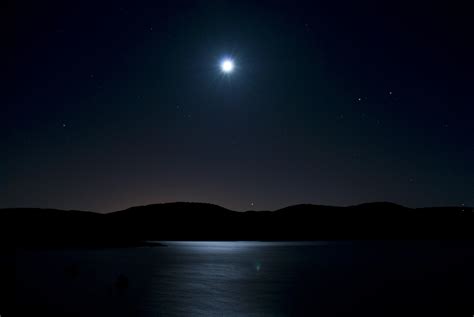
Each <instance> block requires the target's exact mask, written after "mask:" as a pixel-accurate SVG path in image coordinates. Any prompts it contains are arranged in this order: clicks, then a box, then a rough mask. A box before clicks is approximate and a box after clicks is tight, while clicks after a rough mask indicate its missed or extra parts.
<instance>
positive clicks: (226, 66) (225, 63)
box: [221, 59, 234, 73]
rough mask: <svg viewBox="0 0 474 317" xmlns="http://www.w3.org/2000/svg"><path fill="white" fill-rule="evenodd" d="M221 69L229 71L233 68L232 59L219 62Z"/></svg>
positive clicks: (225, 71)
mask: <svg viewBox="0 0 474 317" xmlns="http://www.w3.org/2000/svg"><path fill="white" fill-rule="evenodd" d="M221 70H222V71H223V72H224V73H231V72H232V71H233V70H234V61H233V60H231V59H224V60H223V61H222V62H221Z"/></svg>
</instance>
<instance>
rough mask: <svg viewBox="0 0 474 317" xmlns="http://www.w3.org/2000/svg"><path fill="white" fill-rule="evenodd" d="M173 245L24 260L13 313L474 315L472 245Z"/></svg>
mask: <svg viewBox="0 0 474 317" xmlns="http://www.w3.org/2000/svg"><path fill="white" fill-rule="evenodd" d="M165 244H167V245H168V246H167V247H140V248H123V249H120V248H117V249H101V250H86V249H82V250H35V251H32V250H23V251H18V252H17V254H16V263H15V265H16V270H15V301H16V303H15V304H16V306H15V309H16V310H17V311H18V312H20V311H21V310H22V312H23V313H28V314H29V313H32V312H36V313H37V314H38V315H42V314H48V315H49V316H55V315H61V316H62V315H67V316H467V317H471V316H473V314H474V273H473V270H474V260H473V259H474V248H473V247H472V245H473V244H469V243H466V242H462V243H461V242H454V241H453V242H437V241H436V242H435V241H424V242H420V241H418V242H413V241H398V242H393V241H392V242H374V241H372V242H350V241H348V242H165ZM120 276H121V277H120Z"/></svg>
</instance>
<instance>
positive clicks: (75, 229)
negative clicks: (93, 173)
mask: <svg viewBox="0 0 474 317" xmlns="http://www.w3.org/2000/svg"><path fill="white" fill-rule="evenodd" d="M473 225H474V210H473V209H472V208H470V207H437V208H417V209H413V208H407V207H403V206H400V205H396V204H393V203H386V202H377V203H368V204H361V205H356V206H349V207H334V206H320V205H308V204H307V205H295V206H289V207H286V208H282V209H279V210H276V211H247V212H236V211H232V210H229V209H226V208H223V207H220V206H217V205H212V204H206V203H166V204H155V205H148V206H138V207H132V208H128V209H125V210H121V211H117V212H112V213H108V214H99V213H93V212H85V211H64V210H53V209H24V208H23V209H0V229H1V230H2V233H7V234H5V235H4V237H2V243H3V244H7V245H12V244H13V245H26V246H34V245H56V246H63V245H64V246H114V245H117V246H127V245H136V244H137V243H140V241H144V240H319V239H464V238H474V232H473Z"/></svg>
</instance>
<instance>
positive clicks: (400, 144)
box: [0, 1, 474, 212]
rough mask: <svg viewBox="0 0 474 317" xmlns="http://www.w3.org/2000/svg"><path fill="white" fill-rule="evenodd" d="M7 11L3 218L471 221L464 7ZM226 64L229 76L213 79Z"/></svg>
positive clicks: (0, 177)
mask: <svg viewBox="0 0 474 317" xmlns="http://www.w3.org/2000/svg"><path fill="white" fill-rule="evenodd" d="M445 5H447V2H446V4H445ZM11 9H12V10H11V14H10V17H9V20H8V23H6V24H7V25H6V27H7V30H8V33H9V36H8V39H7V40H6V42H7V43H11V44H12V46H11V48H12V49H11V50H7V51H6V52H7V58H4V59H3V60H4V61H7V62H8V64H9V65H8V66H9V67H10V68H12V71H13V75H12V76H11V77H9V83H10V84H13V85H6V86H4V87H7V88H8V87H9V86H12V88H11V89H8V91H7V93H6V94H5V95H3V97H2V101H1V105H2V106H1V108H2V110H1V118H2V124H1V126H0V135H1V136H0V142H1V153H2V155H1V156H0V208H4V207H43V208H61V209H81V210H92V211H100V212H108V211H114V210H119V209H124V208H127V207H130V206H134V205H144V204H151V203H161V202H171V201H200V202H210V203H216V204H219V205H222V206H224V207H227V208H231V209H235V210H248V209H257V210H263V209H276V208H282V207H285V206H287V205H292V204H297V203H315V204H330V205H351V204H357V203H362V202H370V201H392V202H395V203H400V204H403V205H406V206H409V207H421V206H441V205H454V206H459V205H461V204H466V205H474V164H473V162H474V124H473V123H474V108H473V106H474V89H473V82H474V80H473V74H474V67H473V66H474V62H473V56H474V49H473V48H474V41H473V38H474V34H473V32H472V31H471V30H473V29H474V25H473V24H474V22H473V19H472V15H471V11H470V10H468V8H467V7H462V6H459V5H458V6H456V5H454V3H451V2H450V6H435V5H434V4H432V3H430V2H425V3H423V4H421V3H419V4H416V5H414V4H413V3H412V4H406V5H405V4H402V3H401V2H399V1H390V2H388V1H378V2H373V3H370V4H369V3H362V2H360V1H353V2H350V3H349V2H338V1H321V2H317V1H311V2H307V3H303V2H301V3H298V2H294V1H285V2H281V3H279V2H277V1H270V2H243V1H203V2H180V1H169V2H165V1H143V2H142V1H93V2H88V1H62V2H54V3H53V2H48V1H46V2H44V1H38V3H36V4H27V3H17V4H16V5H15V7H12V8H11ZM10 40H11V41H10ZM225 57H228V58H232V59H233V60H234V63H235V69H234V71H233V72H232V73H228V74H224V73H223V72H222V71H221V69H220V68H219V63H220V62H221V61H222V59H223V58H225ZM10 96H11V98H10Z"/></svg>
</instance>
